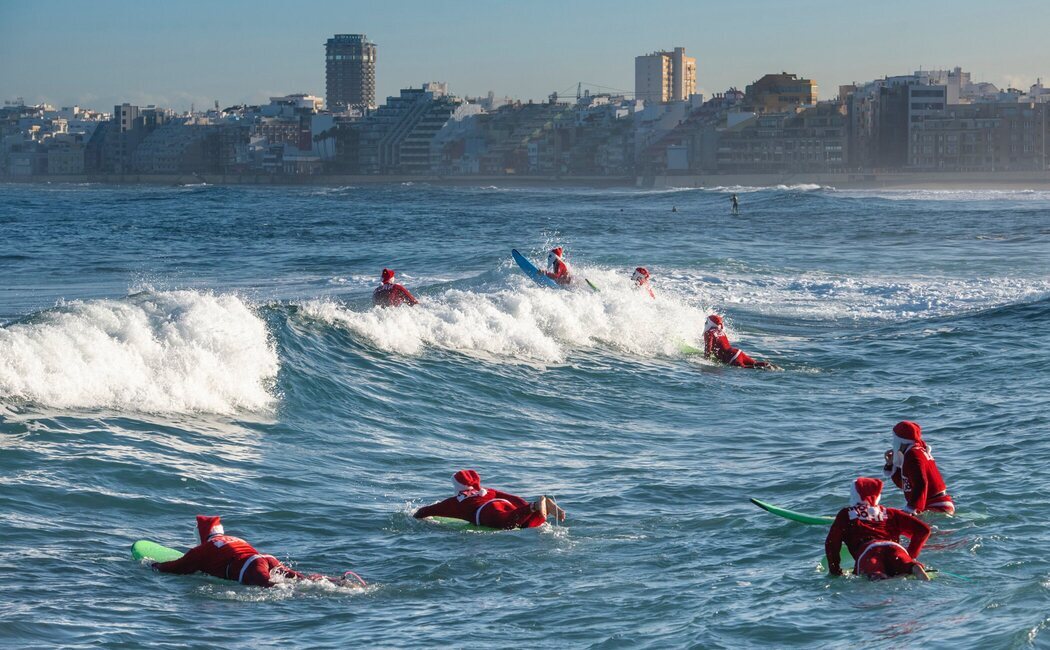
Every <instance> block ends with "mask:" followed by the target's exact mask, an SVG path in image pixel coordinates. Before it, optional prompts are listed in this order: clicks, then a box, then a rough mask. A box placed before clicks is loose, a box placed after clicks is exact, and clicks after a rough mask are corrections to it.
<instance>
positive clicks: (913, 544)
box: [891, 510, 930, 560]
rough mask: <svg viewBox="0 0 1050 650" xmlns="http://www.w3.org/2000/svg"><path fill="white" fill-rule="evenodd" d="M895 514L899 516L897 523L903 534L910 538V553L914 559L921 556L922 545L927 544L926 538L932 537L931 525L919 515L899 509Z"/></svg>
mask: <svg viewBox="0 0 1050 650" xmlns="http://www.w3.org/2000/svg"><path fill="white" fill-rule="evenodd" d="M891 512H892V511H891ZM895 514H896V516H897V525H898V527H899V528H900V531H901V534H902V535H904V536H905V537H907V538H908V540H909V542H908V555H910V556H911V557H912V559H913V560H914V559H916V558H918V557H919V553H920V552H921V551H922V545H923V544H925V543H926V540H927V539H929V537H930V525H929V524H927V523H926V522H924V521H922V520H921V519H919V518H918V517H915V516H913V515H909V514H908V513H906V512H901V511H899V510H898V511H897V512H896V513H895Z"/></svg>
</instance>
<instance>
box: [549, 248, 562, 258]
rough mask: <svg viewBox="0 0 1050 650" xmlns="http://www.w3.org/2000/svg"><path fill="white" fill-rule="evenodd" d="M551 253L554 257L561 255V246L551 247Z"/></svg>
mask: <svg viewBox="0 0 1050 650" xmlns="http://www.w3.org/2000/svg"><path fill="white" fill-rule="evenodd" d="M551 255H553V256H555V257H561V246H557V247H555V248H552V249H551Z"/></svg>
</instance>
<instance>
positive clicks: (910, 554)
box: [824, 476, 930, 580]
mask: <svg viewBox="0 0 1050 650" xmlns="http://www.w3.org/2000/svg"><path fill="white" fill-rule="evenodd" d="M852 492H853V494H852V499H851V501H852V505H850V506H849V507H848V508H843V509H842V510H839V512H838V515H836V516H835V521H834V523H832V524H831V530H830V531H828V537H827V539H826V540H824V553H825V554H826V555H827V556H828V571H829V572H830V573H831V575H833V576H840V575H842V568H841V567H840V566H839V559H840V556H839V553H840V552H841V548H842V544H843V543H845V544H846V547H847V548H848V549H849V552H850V554H851V555H853V557H854V558H856V563H855V565H854V567H853V570H854V572H855V573H856V574H857V575H861V576H865V577H866V578H868V579H869V580H882V579H885V578H892V577H894V576H902V575H913V576H915V577H917V578H920V579H922V580H929V579H930V577H929V576H928V575H927V574H926V570H925V568H924V567H923V566H922V564H921V563H920V562H919V561H918V560H917V559H916V558H918V557H919V552H920V551H922V545H923V544H925V543H926V539H927V538H928V537H929V536H930V527H929V526H928V525H926V524H925V523H924V522H922V521H920V520H919V519H917V518H916V517H913V516H912V515H909V514H908V513H906V512H903V511H901V510H897V509H896V508H887V507H886V506H880V505H879V498H880V497H881V496H882V481H880V480H879V479H877V478H868V477H866V476H862V477H860V478H858V479H857V480H855V481H854V482H853V491H852ZM901 535H904V536H905V537H907V538H908V539H909V542H908V548H904V547H903V546H901V544H900V539H901Z"/></svg>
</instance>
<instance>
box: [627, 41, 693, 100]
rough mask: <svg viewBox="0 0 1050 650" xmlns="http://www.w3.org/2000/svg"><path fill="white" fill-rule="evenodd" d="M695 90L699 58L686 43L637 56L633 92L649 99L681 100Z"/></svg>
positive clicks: (637, 96)
mask: <svg viewBox="0 0 1050 650" xmlns="http://www.w3.org/2000/svg"><path fill="white" fill-rule="evenodd" d="M695 93H696V59H695V58H693V57H691V56H686V55H685V48H684V47H676V48H674V51H673V52H653V53H652V54H646V55H644V56H637V57H635V58H634V96H635V98H636V99H641V100H644V101H645V102H647V103H665V102H680V101H685V100H687V99H689V96H690V95H693V94H695Z"/></svg>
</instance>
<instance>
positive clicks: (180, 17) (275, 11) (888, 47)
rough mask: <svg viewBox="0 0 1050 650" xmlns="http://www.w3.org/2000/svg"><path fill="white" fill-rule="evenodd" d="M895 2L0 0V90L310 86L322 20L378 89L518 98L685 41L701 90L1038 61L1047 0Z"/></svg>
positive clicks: (75, 98)
mask: <svg viewBox="0 0 1050 650" xmlns="http://www.w3.org/2000/svg"><path fill="white" fill-rule="evenodd" d="M912 6H913V5H909V4H908V3H905V2H902V1H899V0H891V1H889V2H885V3H882V4H881V5H880V6H878V7H876V6H874V5H871V6H857V7H854V6H842V5H840V4H837V3H833V2H828V1H825V0H811V1H809V2H805V1H804V2H801V3H796V4H795V5H792V9H791V10H787V9H785V7H784V5H782V4H781V3H777V2H773V1H772V0H755V1H752V2H749V3H747V5H746V6H743V7H741V6H738V5H734V6H732V7H730V6H728V5H725V4H721V3H718V4H716V3H708V2H685V1H682V0H675V1H673V2H666V3H662V6H661V7H660V8H658V9H653V8H647V9H645V10H644V13H637V12H638V6H637V5H635V4H633V3H628V2H624V1H623V0H612V1H609V2H601V3H599V2H595V1H592V0H586V1H583V2H577V3H573V4H572V5H571V6H563V5H560V4H558V3H554V2H549V1H547V0H541V1H539V2H532V3H529V4H528V5H517V4H510V3H501V4H497V5H492V6H486V7H485V8H484V9H483V10H480V11H475V12H473V13H470V14H464V13H462V12H455V11H451V10H449V9H447V8H442V7H438V6H434V5H432V4H428V3H422V2H417V1H415V0H410V1H408V2H403V3H400V4H399V5H398V10H397V12H393V11H391V10H390V9H389V7H386V6H382V5H376V4H374V3H352V2H351V3H347V2H335V1H334V0H318V1H315V2H308V3H304V4H303V5H302V6H296V7H291V6H289V5H287V4H278V3H276V2H272V1H271V0H266V1H264V2H247V1H246V0H231V1H229V2H226V3H223V4H222V5H221V6H213V5H210V4H208V3H205V2H201V1H200V0H188V1H187V2H183V3H180V4H179V5H178V12H177V13H174V12H172V10H171V6H170V5H153V4H145V5H139V4H135V3H131V2H128V1H127V0H99V1H98V2H96V3H93V4H92V5H90V6H89V5H85V4H80V3H73V2H68V1H65V0H63V1H60V2H56V3H48V4H47V5H41V4H13V3H4V4H0V100H11V99H14V98H16V97H22V98H23V99H24V100H25V101H26V102H27V103H30V104H37V103H42V102H47V103H50V104H53V105H56V106H69V105H72V104H79V105H81V106H85V107H90V108H93V109H96V110H103V111H109V110H112V107H113V105H114V104H118V103H121V102H125V101H127V102H131V103H134V104H140V105H147V104H156V105H158V106H165V107H171V108H174V109H176V110H180V111H181V110H186V109H188V108H189V107H190V105H191V104H195V105H196V106H197V108H198V109H200V108H205V107H208V106H211V105H212V104H213V102H214V101H216V100H217V101H218V102H219V104H220V105H221V106H224V107H225V106H229V105H233V104H239V103H260V102H263V103H265V102H266V101H267V98H268V97H270V96H274V95H285V94H289V93H297V92H305V93H310V94H313V95H317V96H320V97H324V95H325V87H324V42H325V41H326V40H327V39H328V38H329V37H331V36H332V35H334V34H336V33H364V34H367V35H368V37H369V39H370V40H372V41H373V42H375V43H376V44H377V45H378V56H377V65H376V98H377V101H378V102H379V103H382V102H383V101H384V100H385V98H386V97H387V96H389V95H396V94H397V92H398V90H399V89H401V88H406V87H411V86H415V87H418V86H419V85H420V84H422V83H424V82H427V81H443V82H447V83H448V84H449V89H450V91H451V92H453V93H455V94H457V95H460V96H479V95H484V94H486V93H487V92H488V91H492V92H494V93H495V94H496V95H497V96H500V97H502V96H510V97H513V98H518V99H522V100H528V99H535V100H542V99H545V98H546V97H547V96H548V95H549V94H550V93H552V92H559V93H568V94H570V95H574V94H575V92H576V85H577V83H578V82H584V84H585V86H584V87H585V88H588V87H589V88H591V90H592V92H594V91H597V90H600V88H599V87H601V88H605V89H607V90H611V91H627V92H633V86H634V57H635V56H637V55H640V54H646V53H648V52H651V51H654V50H660V49H671V48H673V47H685V48H686V53H687V54H688V55H689V56H692V57H695V58H696V59H697V68H698V74H697V76H698V83H697V85H698V91H699V92H702V93H704V94H705V95H706V96H710V95H711V94H712V93H715V92H722V91H724V90H725V89H727V88H729V87H731V86H736V87H737V88H740V89H743V87H744V86H746V85H747V84H748V83H751V82H752V81H754V80H756V79H758V78H759V77H761V76H762V75H763V74H766V73H770V72H780V71H787V72H793V73H796V74H798V75H800V76H804V77H806V78H810V79H814V80H815V81H816V82H817V83H818V85H819V90H820V97H821V99H828V98H831V97H834V96H836V95H837V93H838V87H839V85H841V84H847V83H851V82H854V81H868V80H871V79H877V78H881V77H883V76H886V75H898V74H907V73H910V72H912V71H914V70H917V69H920V68H922V69H941V68H951V67H954V66H961V67H962V68H963V69H964V70H967V71H969V72H971V73H972V74H973V78H974V80H975V81H989V82H992V83H994V84H996V85H997V86H1000V87H1006V86H1014V87H1019V88H1027V87H1028V86H1029V85H1031V84H1033V83H1035V81H1036V79H1037V78H1039V77H1041V76H1044V75H1050V39H1046V38H1045V35H1044V34H1043V33H1042V30H1043V29H1044V26H1045V25H1046V24H1050V3H1044V2H1037V1H1035V0H1012V1H1010V2H1000V3H996V4H989V3H987V2H978V1H976V0H958V1H955V2H945V1H941V0H936V1H935V2H932V3H928V5H926V6H924V7H923V10H922V11H921V12H916V11H915V10H914V9H911V8H910V7H912ZM942 9H943V10H944V11H942ZM395 13H396V15H393V14H395ZM756 17H757V18H761V19H762V20H761V22H755V18H756ZM1042 66H1045V67H1042ZM1044 81H1045V80H1044Z"/></svg>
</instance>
